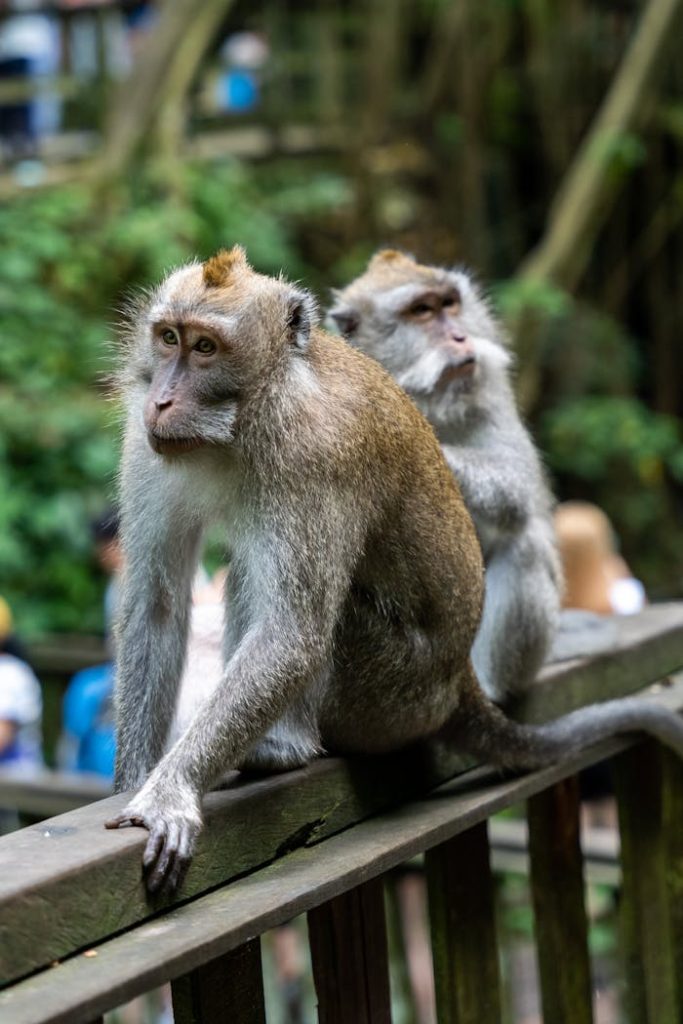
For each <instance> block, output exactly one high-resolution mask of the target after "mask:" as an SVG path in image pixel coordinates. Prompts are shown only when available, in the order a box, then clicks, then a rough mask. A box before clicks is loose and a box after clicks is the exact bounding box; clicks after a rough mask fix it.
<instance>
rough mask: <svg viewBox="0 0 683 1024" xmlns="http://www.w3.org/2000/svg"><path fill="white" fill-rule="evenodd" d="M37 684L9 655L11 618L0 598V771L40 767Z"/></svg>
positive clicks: (27, 669) (19, 661) (26, 667)
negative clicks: (3, 769) (0, 769)
mask: <svg viewBox="0 0 683 1024" xmlns="http://www.w3.org/2000/svg"><path fill="white" fill-rule="evenodd" d="M42 711H43V702H42V693H41V689H40V683H39V682H38V680H37V679H36V676H35V674H34V672H33V670H32V669H31V667H30V666H29V665H27V663H26V662H25V661H23V660H22V659H21V658H19V657H17V655H16V654H15V653H12V614H11V612H10V609H9V606H8V605H7V602H6V601H4V600H3V599H2V598H0V767H2V768H11V769H12V770H17V771H25V770H26V769H27V768H29V769H30V768H35V767H39V766H41V765H42V763H43V758H42V753H41V732H40V725H41V717H42Z"/></svg>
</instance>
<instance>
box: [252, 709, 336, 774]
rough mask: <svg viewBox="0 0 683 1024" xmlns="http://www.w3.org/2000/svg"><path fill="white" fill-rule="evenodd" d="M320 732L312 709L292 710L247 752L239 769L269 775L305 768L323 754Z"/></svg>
mask: <svg viewBox="0 0 683 1024" xmlns="http://www.w3.org/2000/svg"><path fill="white" fill-rule="evenodd" d="M323 753H324V751H323V748H322V744H321V742H320V733H319V731H318V727H317V725H316V724H315V721H314V718H313V716H312V714H311V713H310V709H309V708H307V707H304V706H302V705H298V706H297V707H295V708H292V709H290V710H289V711H288V712H287V714H286V715H284V716H283V717H282V718H281V719H280V721H279V722H276V723H275V725H274V726H272V728H271V729H269V730H268V732H267V733H266V734H265V736H263V738H262V739H260V740H259V741H258V743H255V744H254V746H253V747H252V748H251V750H250V751H248V753H247V755H246V757H245V759H244V761H243V762H242V764H241V765H240V771H243V772H256V773H259V774H260V773H262V772H263V773H264V774H267V773H269V772H287V771H291V770H292V769H293V768H302V767H303V766H304V765H306V764H308V762H309V761H312V760H314V759H315V758H316V757H320V755H321V754H323Z"/></svg>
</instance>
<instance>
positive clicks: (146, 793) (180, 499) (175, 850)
mask: <svg viewBox="0 0 683 1024" xmlns="http://www.w3.org/2000/svg"><path fill="white" fill-rule="evenodd" d="M125 340H126V344H125V363H124V367H123V370H122V374H121V383H122V386H123V389H124V393H125V398H126V404H127V413H128V415H127V425H126V432H125V443H124V454H123V466H122V538H123V545H124V549H125V566H126V567H125V574H124V581H123V590H122V597H121V605H120V619H119V626H118V678H117V690H116V707H117V718H118V751H117V765H116V788H117V790H119V791H120V790H133V789H134V790H137V792H136V793H135V794H131V798H130V801H129V802H128V804H127V805H126V806H125V807H124V808H123V810H122V811H121V812H120V813H119V814H117V815H116V816H115V817H113V818H112V819H111V820H110V821H108V822H107V827H108V828H117V827H119V826H122V825H138V826H143V827H145V828H147V829H148V830H149V833H150V835H149V838H148V841H147V844H146V847H145V853H144V856H143V866H144V870H145V872H146V878H147V886H148V888H149V889H150V890H151V891H156V890H160V889H162V890H164V891H168V892H170V891H173V890H174V889H175V888H177V886H178V885H179V884H180V882H181V880H182V877H183V875H184V872H185V870H186V868H187V866H188V864H189V862H190V859H191V856H192V851H193V848H194V844H195V841H196V837H197V834H198V832H199V830H200V828H201V824H202V816H201V798H202V795H203V793H204V792H205V791H206V790H207V789H209V788H210V786H211V785H212V784H213V783H214V782H216V781H217V780H218V779H219V777H220V776H221V775H222V774H223V773H224V772H225V771H227V770H229V769H233V768H239V767H250V768H254V767H256V768H258V769H260V770H283V769H288V768H294V767H296V766H299V765H304V764H306V763H307V762H308V761H310V760H311V759H312V758H314V757H317V756H319V755H321V754H323V753H324V752H331V753H332V752H334V753H340V754H354V753H376V754H378V753H382V752H384V751H389V750H395V749H398V748H401V747H404V746H407V745H409V744H411V743H413V742H414V741H418V740H420V739H422V738H423V737H428V736H432V735H436V734H439V735H441V736H443V737H445V738H446V739H449V740H451V741H452V742H454V743H457V744H458V745H459V748H460V749H462V751H463V752H470V753H472V754H475V755H477V756H482V757H485V758H488V759H489V760H490V761H493V762H495V763H496V764H500V765H506V766H510V767H515V768H524V767H532V766H536V765H539V764H545V763H548V762H550V761H553V760H556V759H557V758H559V757H561V756H562V755H563V754H565V753H567V752H568V751H572V750H574V749H576V748H577V747H581V746H583V745H585V744H588V743H592V742H594V741H596V740H598V739H600V738H601V737H603V736H605V735H611V734H612V733H613V732H616V731H623V730H633V729H637V728H645V729H648V730H649V731H651V732H653V733H654V734H655V735H657V736H660V737H661V738H662V739H664V740H665V741H666V742H668V743H670V744H672V745H674V746H675V747H676V748H677V749H680V750H682V751H683V723H681V722H680V721H679V720H678V719H677V718H676V716H674V715H672V714H670V713H666V712H663V711H662V710H661V709H660V708H659V707H658V706H656V705H648V704H647V702H645V701H639V700H637V699H632V700H626V701H621V702H612V703H607V704H605V705H602V706H599V707H596V708H588V709H584V710H582V711H579V712H576V713H574V714H572V715H570V716H568V717H567V718H564V719H561V720H560V721H559V722H558V723H553V724H550V725H547V726H541V727H529V726H524V725H520V724H517V723H515V722H512V721H510V720H509V719H507V718H506V717H505V716H504V715H503V714H502V712H501V711H500V710H499V709H498V708H496V707H495V706H494V705H493V704H491V703H490V702H489V700H488V699H487V697H486V696H485V695H484V693H483V691H482V690H481V688H480V687H479V685H478V683H477V680H476V677H475V674H474V672H473V670H472V665H471V662H470V648H471V646H472V642H473V640H474V637H475V634H476V631H477V628H478V625H479V618H480V612H481V605H482V600H483V567H482V559H481V552H480V549H479V544H478V542H477V538H476V534H475V530H474V527H473V525H472V521H471V519H470V516H469V515H468V513H467V511H466V509H465V505H464V503H463V501H462V498H461V495H460V491H459V490H458V486H457V484H456V482H455V479H454V477H453V474H452V473H451V471H450V470H449V468H448V466H447V464H446V462H445V460H444V458H443V456H442V454H441V450H440V448H439V445H438V443H437V441H436V438H435V436H434V434H433V432H432V429H431V427H430V426H429V424H428V423H427V421H426V420H425V419H424V417H423V416H422V415H421V414H420V412H419V411H418V410H417V408H416V407H415V406H414V405H413V403H412V402H411V401H410V399H409V398H408V397H407V396H406V395H405V393H404V392H403V391H402V390H401V389H400V388H399V387H398V385H397V384H396V383H395V382H394V381H393V380H392V379H391V377H390V376H389V374H388V373H386V371H385V370H383V369H382V368H381V367H380V366H379V364H378V363H376V362H374V361H373V360H371V359H368V358H367V357H366V356H364V355H363V354H362V353H360V352H357V351H354V350H353V349H352V348H351V347H350V346H348V345H347V344H346V342H345V341H344V340H343V339H341V338H339V337H334V336H332V335H328V334H326V333H324V332H323V331H321V330H320V329H319V328H318V327H317V326H316V312H315V307H314V304H313V301H312V299H311V297H310V295H309V294H308V293H307V292H305V291H303V290H302V289H301V288H299V287H295V286H294V285H292V284H289V283H288V282H287V281H285V280H283V279H281V278H279V279H277V280H276V279H273V278H269V277H264V276H262V275H260V274H257V273H255V272H254V271H253V270H252V269H251V268H250V267H249V265H248V263H247V260H246V257H245V254H244V252H243V250H241V249H240V248H238V247H236V248H234V249H232V250H231V251H229V252H226V251H222V252H219V253H218V254H217V255H216V256H214V257H212V258H211V259H209V260H207V261H206V262H205V263H203V264H200V263H193V264H190V265H189V266H185V267H183V268H181V269H180V270H177V271H176V272H174V273H172V274H171V275H170V276H169V277H168V278H167V279H166V280H165V281H164V282H163V283H162V284H161V285H160V287H158V288H157V289H156V290H155V291H153V292H152V293H150V294H149V295H147V296H145V297H144V298H143V299H141V301H140V303H139V304H138V305H137V306H136V307H135V308H133V309H132V310H131V313H130V320H129V324H128V328H127V330H126V332H125ZM215 521H219V522H221V523H222V524H223V526H224V528H225V533H226V538H227V541H228V544H229V547H230V550H231V563H230V572H229V575H228V579H227V587H226V590H227V598H226V599H227V602H228V607H229V615H228V616H226V636H225V645H224V652H225V670H224V674H223V677H222V679H221V681H220V683H219V684H218V686H217V688H216V690H215V691H214V692H213V693H212V694H210V695H209V696H208V697H207V698H206V700H205V701H204V702H203V703H202V704H201V706H200V707H199V708H198V710H197V711H196V714H195V716H194V718H193V720H192V721H191V723H190V724H189V726H188V727H187V728H186V730H185V732H184V733H183V734H182V735H181V736H180V738H179V739H177V740H176V742H175V743H174V744H173V745H172V746H171V747H170V749H169V750H168V751H167V752H166V753H164V749H165V742H166V738H167V734H168V729H169V725H170V722H171V718H172V716H173V711H174V705H175V700H176V693H177V688H178V682H179V679H180V677H181V673H182V668H183V658H184V650H185V642H186V635H187V628H188V611H189V606H190V590H191V585H192V579H193V576H194V572H195V567H196V564H197V559H198V555H199V550H200V545H201V540H202V533H203V531H204V529H205V527H206V526H207V524H209V523H211V522H215Z"/></svg>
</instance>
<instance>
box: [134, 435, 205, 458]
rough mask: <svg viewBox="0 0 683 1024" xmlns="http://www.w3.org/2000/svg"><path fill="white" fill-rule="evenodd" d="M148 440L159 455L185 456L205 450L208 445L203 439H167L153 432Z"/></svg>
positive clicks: (148, 436)
mask: <svg viewBox="0 0 683 1024" xmlns="http://www.w3.org/2000/svg"><path fill="white" fill-rule="evenodd" d="M147 440H148V441H149V443H150V446H151V448H152V450H153V451H155V452H156V453H157V455H183V454H184V453H185V452H192V451H195V449H197V448H203V447H204V445H205V444H206V441H205V440H204V439H203V438H202V437H165V436H164V435H162V434H154V433H153V432H152V431H151V430H150V431H149V432H148V434H147Z"/></svg>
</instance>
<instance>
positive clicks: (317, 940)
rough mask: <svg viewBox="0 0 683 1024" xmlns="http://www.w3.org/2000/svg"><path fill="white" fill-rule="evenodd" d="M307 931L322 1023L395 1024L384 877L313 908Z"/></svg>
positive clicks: (309, 916) (310, 912) (309, 915)
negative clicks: (392, 1011) (391, 994)
mask: <svg viewBox="0 0 683 1024" xmlns="http://www.w3.org/2000/svg"><path fill="white" fill-rule="evenodd" d="M308 935H309V941H310V946H311V961H312V964H313V980H314V981H315V990H316V993H317V996H318V1020H319V1022H320V1024H350V1022H351V1021H352V1022H353V1024H391V999H390V993H389V962H388V957H387V933H386V919H385V914H384V884H383V881H382V879H381V878H375V879H373V880H372V881H370V882H365V883H364V884H362V885H359V886H357V887H356V888H355V889H351V890H350V891H349V892H346V893H342V895H341V896H336V897H335V898H334V899H332V900H328V902H327V903H323V904H322V905H321V906H319V907H316V908H315V909H314V910H311V911H309V914H308Z"/></svg>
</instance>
